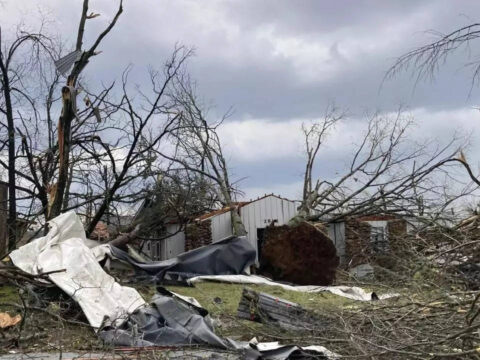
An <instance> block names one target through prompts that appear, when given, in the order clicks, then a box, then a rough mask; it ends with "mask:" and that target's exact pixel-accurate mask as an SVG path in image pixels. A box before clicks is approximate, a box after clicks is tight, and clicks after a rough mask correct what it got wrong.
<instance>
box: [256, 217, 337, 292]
mask: <svg viewBox="0 0 480 360" xmlns="http://www.w3.org/2000/svg"><path fill="white" fill-rule="evenodd" d="M264 236H265V237H264V243H263V246H262V249H261V254H262V256H261V257H260V273H261V274H262V275H265V276H268V277H271V278H272V279H274V280H280V281H288V282H291V283H294V284H299V285H323V286H325V285H331V284H332V283H333V281H334V279H335V271H336V269H337V267H338V265H339V263H340V259H339V257H338V256H337V251H336V249H335V245H334V244H333V242H332V240H330V238H329V237H328V236H327V235H326V234H325V233H324V232H322V231H321V230H319V229H317V228H316V227H315V226H313V225H312V224H310V223H307V222H301V223H299V224H298V225H296V226H287V225H284V226H269V227H268V228H266V229H265V235H264Z"/></svg>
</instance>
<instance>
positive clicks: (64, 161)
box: [48, 0, 123, 218]
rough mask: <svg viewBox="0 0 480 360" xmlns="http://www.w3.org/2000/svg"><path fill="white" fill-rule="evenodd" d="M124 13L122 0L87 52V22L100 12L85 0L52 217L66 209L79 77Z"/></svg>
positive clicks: (61, 126)
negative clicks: (92, 11) (84, 44)
mask: <svg viewBox="0 0 480 360" xmlns="http://www.w3.org/2000/svg"><path fill="white" fill-rule="evenodd" d="M122 12H123V7H122V0H120V4H119V7H118V10H117V13H116V14H115V16H114V18H113V20H112V21H111V22H110V24H109V25H108V26H107V28H106V29H105V30H104V31H103V32H102V33H100V35H98V37H97V39H96V40H95V41H94V43H93V44H92V45H91V46H90V48H89V49H88V50H86V51H82V45H83V35H84V31H85V23H86V21H87V20H88V19H92V18H95V17H96V14H93V13H92V14H90V15H88V0H84V1H83V9H82V15H81V18H80V24H79V26H78V33H77V42H76V46H75V53H78V54H79V59H78V60H77V61H76V62H75V63H74V65H73V68H72V70H71V71H70V74H69V75H68V78H67V84H66V85H65V86H64V87H63V88H62V102H63V106H62V114H61V116H60V119H59V120H58V148H59V149H58V151H59V160H58V161H59V169H58V181H57V183H56V184H55V186H54V191H52V199H51V200H50V201H51V206H50V209H49V212H48V217H49V218H53V217H56V216H58V215H59V214H60V212H61V210H62V204H63V203H64V194H65V190H66V187H67V183H68V169H69V158H70V151H71V130H72V121H73V120H74V119H75V118H76V116H77V107H76V103H77V92H78V89H77V88H76V85H77V81H78V78H79V76H80V74H81V72H82V71H83V70H84V69H85V67H86V66H87V64H88V62H89V60H90V58H91V57H93V56H95V55H97V52H96V50H97V48H98V46H99V45H100V43H101V42H102V40H103V39H104V38H105V36H106V35H107V34H108V33H109V32H110V31H111V30H112V29H113V27H114V26H115V24H116V22H117V20H118V18H119V17H120V14H121V13H122Z"/></svg>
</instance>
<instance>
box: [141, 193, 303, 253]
mask: <svg viewBox="0 0 480 360" xmlns="http://www.w3.org/2000/svg"><path fill="white" fill-rule="evenodd" d="M238 206H239V212H240V216H241V218H242V222H243V224H244V226H245V229H246V230H247V233H248V234H247V237H248V240H249V241H250V243H251V244H252V246H253V247H254V248H255V249H259V248H261V243H262V241H263V234H264V230H265V228H266V227H267V226H268V225H270V224H271V223H272V222H274V223H275V225H277V226H279V225H285V224H286V223H288V221H289V220H290V219H291V218H292V217H294V216H295V215H296V214H297V207H298V203H297V202H295V201H292V200H288V199H285V198H282V197H280V196H277V195H273V194H271V195H265V196H263V197H261V198H258V199H256V200H252V201H248V202H242V203H238ZM195 221H196V222H197V223H202V222H206V221H208V222H210V232H211V241H212V242H216V241H219V240H222V239H224V238H226V237H228V236H231V235H232V234H233V228H232V219H231V215H230V209H229V208H225V209H219V210H215V211H212V212H211V213H208V214H204V215H202V216H200V217H199V218H197V219H196V220H195ZM179 226H180V225H177V224H169V225H167V233H169V234H173V235H172V236H170V237H169V238H167V239H164V240H161V241H148V242H147V244H146V253H147V254H151V256H150V257H151V258H152V259H154V260H166V259H170V258H173V257H175V256H177V255H179V254H181V253H182V252H184V251H185V233H184V232H183V231H179ZM257 256H258V250H257Z"/></svg>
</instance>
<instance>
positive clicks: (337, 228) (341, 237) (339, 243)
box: [328, 221, 345, 264]
mask: <svg viewBox="0 0 480 360" xmlns="http://www.w3.org/2000/svg"><path fill="white" fill-rule="evenodd" d="M328 237H329V238H330V239H332V241H333V243H334V244H335V247H336V249H337V255H338V256H339V257H340V263H341V264H343V263H344V261H345V223H344V222H343V221H342V222H336V223H329V224H328Z"/></svg>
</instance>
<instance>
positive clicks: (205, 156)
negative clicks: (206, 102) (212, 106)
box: [163, 74, 246, 235]
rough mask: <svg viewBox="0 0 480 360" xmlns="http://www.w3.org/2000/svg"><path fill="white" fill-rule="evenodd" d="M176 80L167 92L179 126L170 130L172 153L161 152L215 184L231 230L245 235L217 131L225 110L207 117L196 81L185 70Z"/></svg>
mask: <svg viewBox="0 0 480 360" xmlns="http://www.w3.org/2000/svg"><path fill="white" fill-rule="evenodd" d="M175 80H176V81H175V83H174V89H173V91H172V92H171V94H170V96H171V98H172V100H173V102H174V103H175V105H176V107H177V108H178V112H179V113H180V114H181V116H180V118H179V126H178V129H177V130H176V131H175V132H172V137H173V139H174V144H175V153H174V155H173V156H167V155H165V154H163V156H165V157H167V158H168V159H170V160H171V161H174V162H175V163H177V164H179V165H180V166H181V167H182V168H184V169H185V170H187V171H192V172H195V173H198V174H200V175H201V176H202V177H203V178H205V179H207V180H209V181H211V182H212V183H213V184H215V188H216V190H217V195H218V201H219V202H220V204H221V205H222V206H224V207H230V208H231V215H232V226H233V231H234V233H235V234H236V235H245V234H246V230H245V227H244V226H243V223H242V221H241V218H240V216H239V213H238V209H237V208H236V204H235V202H234V199H235V192H236V189H235V186H234V185H235V184H233V183H232V182H231V180H230V176H229V169H228V166H227V161H226V159H225V156H224V154H223V151H222V145H221V141H220V138H219V136H218V133H217V129H218V127H219V126H220V125H221V124H222V123H223V121H224V120H225V119H226V117H228V113H227V114H226V115H224V117H223V118H222V119H220V121H217V122H212V121H209V120H207V118H206V110H205V109H204V106H203V105H202V103H201V101H200V100H199V98H198V95H197V94H196V89H195V84H194V83H193V82H192V81H191V80H190V78H189V77H188V76H187V75H186V74H178V76H177V77H176V79H175Z"/></svg>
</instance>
